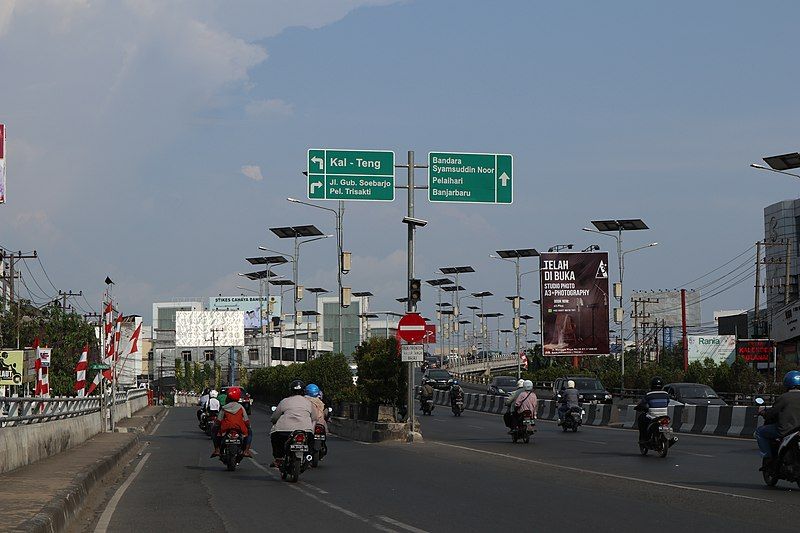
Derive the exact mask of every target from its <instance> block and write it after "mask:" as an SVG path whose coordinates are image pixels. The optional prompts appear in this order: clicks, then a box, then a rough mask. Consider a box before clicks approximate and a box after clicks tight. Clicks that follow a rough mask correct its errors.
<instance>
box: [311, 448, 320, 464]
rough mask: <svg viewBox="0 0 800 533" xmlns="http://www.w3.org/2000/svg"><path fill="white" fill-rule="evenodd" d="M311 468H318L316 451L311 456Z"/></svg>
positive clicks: (317, 453)
mask: <svg viewBox="0 0 800 533" xmlns="http://www.w3.org/2000/svg"><path fill="white" fill-rule="evenodd" d="M311 466H313V467H314V468H316V467H318V466H319V452H318V451H316V452H314V453H312V454H311Z"/></svg>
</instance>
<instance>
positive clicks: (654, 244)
mask: <svg viewBox="0 0 800 533" xmlns="http://www.w3.org/2000/svg"><path fill="white" fill-rule="evenodd" d="M647 246H658V243H657V242H651V243H650V244H648V245H647Z"/></svg>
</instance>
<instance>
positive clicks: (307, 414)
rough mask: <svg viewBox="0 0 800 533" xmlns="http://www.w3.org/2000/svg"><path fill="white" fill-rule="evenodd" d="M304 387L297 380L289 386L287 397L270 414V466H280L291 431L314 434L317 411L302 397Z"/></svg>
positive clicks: (318, 417)
mask: <svg viewBox="0 0 800 533" xmlns="http://www.w3.org/2000/svg"><path fill="white" fill-rule="evenodd" d="M304 392H305V385H304V384H303V382H302V381H300V380H299V379H296V380H294V381H292V383H291V384H290V385H289V396H287V397H286V398H284V399H283V400H281V401H280V403H279V404H278V406H277V407H276V408H275V411H274V412H273V413H272V429H271V430H270V435H269V437H270V441H271V442H272V457H273V462H272V464H271V465H270V466H274V467H277V466H280V462H281V461H282V460H283V455H284V446H285V444H286V440H287V439H288V438H289V437H290V436H291V434H292V432H293V431H298V430H299V431H305V432H307V433H313V432H314V424H316V423H317V422H321V420H322V418H321V417H320V416H319V415H317V409H316V408H315V407H314V405H313V404H312V403H311V401H309V399H308V398H306V397H305V396H303V394H304Z"/></svg>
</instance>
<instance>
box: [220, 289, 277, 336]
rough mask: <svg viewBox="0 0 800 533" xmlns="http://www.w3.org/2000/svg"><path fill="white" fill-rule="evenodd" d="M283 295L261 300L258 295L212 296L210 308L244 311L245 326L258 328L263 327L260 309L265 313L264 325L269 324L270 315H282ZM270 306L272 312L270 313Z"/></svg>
mask: <svg viewBox="0 0 800 533" xmlns="http://www.w3.org/2000/svg"><path fill="white" fill-rule="evenodd" d="M280 302H281V297H280V296H275V295H271V296H270V297H269V300H267V297H266V296H264V298H262V299H261V301H259V297H258V296H211V297H210V298H209V299H208V309H209V310H211V311H241V312H243V313H244V328H245V329H258V328H260V327H261V317H259V316H258V312H259V310H260V311H262V312H263V315H264V319H263V321H264V326H268V325H269V321H270V316H273V317H280V316H281V303H280ZM270 308H272V313H271V314H270Z"/></svg>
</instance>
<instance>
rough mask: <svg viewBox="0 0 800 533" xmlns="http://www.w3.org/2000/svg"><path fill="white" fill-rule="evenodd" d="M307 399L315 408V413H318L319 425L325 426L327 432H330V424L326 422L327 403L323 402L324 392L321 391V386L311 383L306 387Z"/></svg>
mask: <svg viewBox="0 0 800 533" xmlns="http://www.w3.org/2000/svg"><path fill="white" fill-rule="evenodd" d="M305 397H306V399H307V400H308V401H309V402H311V405H313V406H314V409H315V412H316V413H317V417H318V418H319V422H318V423H319V424H322V425H323V426H325V431H326V432H327V431H328V423H327V421H326V420H325V403H324V402H323V401H322V391H321V390H320V388H319V386H318V385H316V384H314V383H309V384H308V385H306V396H305Z"/></svg>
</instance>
